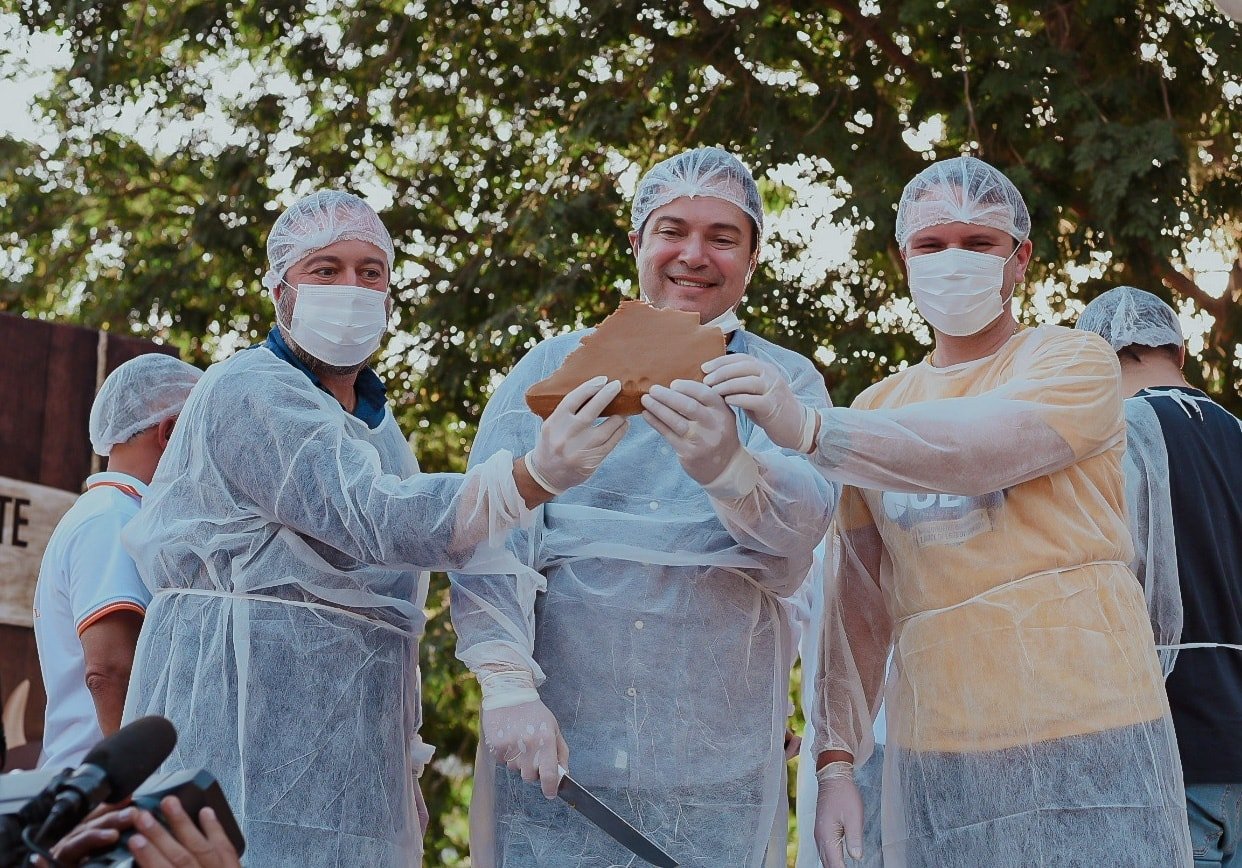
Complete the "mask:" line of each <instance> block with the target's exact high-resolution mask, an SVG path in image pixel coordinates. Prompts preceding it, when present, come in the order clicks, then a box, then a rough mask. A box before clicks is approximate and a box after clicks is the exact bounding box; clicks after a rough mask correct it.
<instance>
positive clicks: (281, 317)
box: [276, 292, 369, 379]
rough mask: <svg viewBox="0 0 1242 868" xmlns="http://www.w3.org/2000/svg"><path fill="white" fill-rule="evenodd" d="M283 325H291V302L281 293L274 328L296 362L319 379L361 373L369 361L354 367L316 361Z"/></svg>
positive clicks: (289, 297)
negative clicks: (291, 352)
mask: <svg viewBox="0 0 1242 868" xmlns="http://www.w3.org/2000/svg"><path fill="white" fill-rule="evenodd" d="M285 323H290V324H292V323H293V301H292V300H291V294H290V293H288V292H282V293H281V294H280V298H279V299H277V301H276V327H277V328H278V329H280V336H281V337H282V338H284V339H285V343H286V344H288V345H289V349H291V350H293V354H294V355H295V356H297V357H298V361H300V362H301V363H302V364H304V365H306V367H308V368H310V370H311V373H313V374H314V375H315V376H317V377H319V378H321V379H322V378H323V377H325V376H326V377H349V376H353V375H354V374H356V373H358V372H359V371H361V370H362V369H363V368H365V367H366V366H367V361H369V359H364V360H363V361H361V362H359V363H358V364H356V365H329V364H328V363H327V362H325V361H324V360H323V359H317V358H315V357H314V356H312V355H311V354H310V353H308V352H307V351H306V350H304V349H302V347H301V346H299V345H298V342H297V341H295V340H294V339H293V335H291V334H290V333H289V329H287V328H285Z"/></svg>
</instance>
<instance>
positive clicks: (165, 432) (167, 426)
mask: <svg viewBox="0 0 1242 868" xmlns="http://www.w3.org/2000/svg"><path fill="white" fill-rule="evenodd" d="M176 425H177V417H176V416H169V417H168V418H167V419H165V420H164V421H162V422H160V424H159V425H157V426H155V442H156V445H158V446H159V447H160V452H161V453H162V452H163V451H164V450H165V449H167V448H168V441H169V440H170V439H172V432H173V428H174V427H176Z"/></svg>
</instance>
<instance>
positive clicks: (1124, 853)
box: [705, 157, 1191, 868]
mask: <svg viewBox="0 0 1242 868" xmlns="http://www.w3.org/2000/svg"><path fill="white" fill-rule="evenodd" d="M1030 228H1031V223H1030V216H1029V213H1028V212H1027V208H1026V205H1025V203H1024V202H1023V200H1022V196H1021V194H1019V193H1018V191H1017V189H1016V188H1015V187H1014V186H1013V184H1012V183H1011V182H1010V181H1009V180H1008V179H1007V178H1005V176H1004V175H1002V174H1001V173H1000V172H999V171H997V170H996V169H995V168H993V167H992V166H990V165H988V164H987V163H984V162H983V161H981V160H977V159H974V158H971V157H959V158H955V159H950V160H944V161H941V162H938V163H935V164H933V165H932V166H929V167H928V168H927V169H925V170H924V171H923V172H921V173H920V174H919V175H918V176H916V177H915V178H914V180H913V181H911V182H910V184H908V185H907V186H906V189H905V191H904V192H903V194H902V199H901V203H900V205H899V208H898V212H897V241H898V244H899V245H900V248H901V251H902V255H903V258H904V260H905V264H906V269H907V277H908V280H909V283H910V289H911V293H912V295H913V298H914V302H915V305H916V306H917V308H918V310H919V312H920V313H921V314H922V315H923V317H924V319H926V320H927V321H928V323H929V324H930V325H931V327H932V330H933V332H934V336H935V349H934V351H933V352H932V354H931V355H930V356H929V357H928V358H927V359H926V360H924V361H922V362H920V363H919V364H917V365H912V366H910V367H909V368H907V369H905V370H903V371H900V372H898V373H897V374H894V375H893V376H891V377H888V378H887V379H885V380H884V381H882V382H880V383H878V384H876V385H875V386H873V387H871V388H870V389H867V390H866V391H864V392H863V393H862V394H861V395H860V396H859V398H858V400H857V401H856V402H855V404H854V407H853V408H849V409H845V408H835V409H827V410H823V409H821V410H818V411H813V410H811V409H810V408H806V407H804V406H802V405H801V404H800V403H798V402H797V401H796V400H795V399H793V397H792V396H791V395H789V394H788V390H786V389H783V388H782V387H781V385H780V384H779V382H777V380H776V378H774V377H772V376H771V374H770V372H769V371H768V370H767V369H766V367H765V366H764V365H763V364H762V363H760V362H758V361H756V360H751V359H745V358H739V357H738V356H730V357H728V358H727V359H724V360H719V361H717V362H712V363H709V364H708V365H707V366H705V368H707V369H708V370H709V374H708V378H707V382H708V383H709V385H712V387H713V388H714V389H715V390H717V392H718V393H719V394H722V395H724V396H725V397H726V399H727V400H728V401H729V402H730V403H732V404H733V405H734V406H738V407H742V408H743V409H745V410H746V411H747V412H748V413H750V415H751V417H752V418H754V419H755V421H756V422H757V423H758V424H760V425H761V426H763V427H764V428H765V430H766V431H767V432H768V434H769V436H770V437H771V438H772V440H773V441H774V442H776V443H777V444H779V445H792V444H798V445H804V444H807V443H810V446H809V449H808V451H809V452H810V453H811V455H812V460H813V462H814V463H815V464H816V466H817V467H819V469H820V471H821V472H822V473H823V474H824V475H825V476H826V477H827V478H829V479H831V480H833V481H839V482H843V483H846V487H845V490H844V494H843V496H842V500H841V506H840V509H839V510H838V516H837V523H838V524H837V527H838V533H839V536H840V541H841V546H842V558H841V564H840V566H839V568H838V569H837V571H836V573H835V575H830V576H828V579H827V581H828V584H827V587H826V591H825V594H826V604H825V615H824V621H823V625H822V629H823V634H822V637H821V643H820V654H821V661H820V674H819V676H818V679H819V681H818V694H819V695H818V701H817V704H816V714H815V729H816V743H815V751H816V755H817V757H818V762H817V766H818V769H819V771H818V776H819V779H820V785H819V799H818V803H817V805H818V807H817V818H816V839H817V842H818V845H819V849H820V853H821V858H822V859H823V861H824V864H825V865H826V866H829V868H833V866H841V865H842V864H843V853H842V850H843V849H845V850H848V851H850V852H851V854H852V855H853V854H857V853H858V852H859V851H860V850H861V840H862V829H861V827H862V808H861V802H860V800H859V797H858V790H857V787H856V786H855V785H854V782H853V779H852V771H853V767H854V765H856V764H861V763H863V762H865V761H866V759H867V758H868V756H869V755H870V753H871V748H872V738H871V734H870V730H871V721H872V716H873V714H874V712H875V709H876V708H877V707H878V705H879V703H880V702H881V700H882V699H883V700H884V701H885V702H886V706H885V707H886V710H887V713H888V740H887V743H886V747H885V756H884V760H885V770H884V784H883V801H884V804H883V808H882V812H881V815H882V826H883V840H884V845H883V849H884V864H885V866H927V868H933V866H934V868H979V866H1031V865H1039V866H1054V865H1056V866H1075V868H1079V866H1092V868H1094V866H1117V868H1122V866H1143V868H1165V866H1168V868H1178V866H1189V865H1190V862H1191V856H1190V842H1189V835H1188V831H1187V825H1186V813H1185V810H1184V805H1183V793H1182V779H1181V767H1180V762H1179V759H1178V754H1177V746H1176V743H1175V741H1174V736H1173V726H1172V723H1171V721H1170V717H1169V707H1168V702H1167V699H1166V698H1165V695H1164V690H1163V688H1162V683H1161V673H1160V667H1159V663H1158V660H1157V657H1156V652H1155V650H1154V642H1153V639H1152V632H1151V628H1150V626H1149V624H1148V618H1147V612H1146V607H1145V604H1144V600H1143V592H1142V588H1141V587H1140V586H1139V584H1138V582H1137V581H1136V580H1135V577H1134V575H1133V574H1132V573H1131V572H1130V569H1129V566H1128V564H1129V561H1130V557H1131V551H1132V546H1131V542H1130V535H1129V532H1128V529H1127V525H1126V520H1125V486H1124V481H1123V474H1122V466H1121V462H1122V456H1123V453H1124V451H1125V421H1124V417H1123V413H1122V402H1121V393H1120V384H1119V377H1118V373H1119V372H1118V365H1117V360H1116V356H1115V354H1114V353H1113V352H1112V349H1111V348H1110V347H1109V346H1108V344H1107V343H1105V342H1104V341H1102V340H1097V339H1096V336H1095V335H1090V334H1084V333H1082V332H1075V331H1073V330H1070V329H1066V328H1062V327H1059V326H1042V327H1038V328H1029V329H1021V328H1019V326H1018V324H1017V321H1016V320H1015V319H1014V317H1013V314H1012V311H1011V302H1012V297H1013V291H1014V287H1015V285H1016V284H1017V283H1019V282H1020V281H1021V280H1022V279H1023V278H1024V276H1025V273H1026V268H1027V265H1028V263H1029V261H1030V256H1031V242H1030V240H1029V238H1028V236H1029V234H1030ZM890 649H891V650H892V654H893V662H892V667H891V669H890V671H889V673H888V675H887V677H886V676H885V661H886V660H887V658H888V655H889V651H890ZM843 845H844V846H843Z"/></svg>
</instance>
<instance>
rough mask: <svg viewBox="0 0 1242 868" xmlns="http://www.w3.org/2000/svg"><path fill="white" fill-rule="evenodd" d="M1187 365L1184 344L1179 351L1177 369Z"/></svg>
mask: <svg viewBox="0 0 1242 868" xmlns="http://www.w3.org/2000/svg"><path fill="white" fill-rule="evenodd" d="M1185 366H1186V345H1185V344H1182V347H1181V349H1179V350H1178V351H1177V369H1178V370H1179V371H1180V370H1182V369H1183V368H1184V367H1185Z"/></svg>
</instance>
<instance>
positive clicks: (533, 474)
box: [522, 452, 568, 497]
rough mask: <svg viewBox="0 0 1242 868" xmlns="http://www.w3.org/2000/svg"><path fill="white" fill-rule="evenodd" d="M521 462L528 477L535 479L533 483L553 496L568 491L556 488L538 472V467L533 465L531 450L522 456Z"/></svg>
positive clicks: (533, 455)
mask: <svg viewBox="0 0 1242 868" xmlns="http://www.w3.org/2000/svg"><path fill="white" fill-rule="evenodd" d="M522 462H523V463H524V464H525V465H526V472H527V473H529V474H530V478H531V479H533V480H535V483H536V484H537V485H538V486H539V487H540V488H542V489H543V490H544V491H547V492H549V493H550V494H551V495H552V496H553V497H559V496H560V495H562V494H564V493H565V492H566V491H568V489H566V488H557V487H556V486H555V485H553V484H552V483H551V482H548V477H546V476H544V475H543V474H542V473H541V472H539V469H538V468H537V467H535V454H534V453H533V452H527V453H526V455H525V456H524V457H523V458H522Z"/></svg>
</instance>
